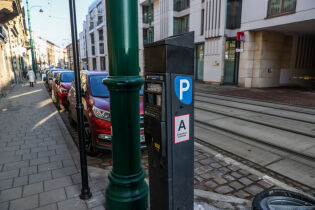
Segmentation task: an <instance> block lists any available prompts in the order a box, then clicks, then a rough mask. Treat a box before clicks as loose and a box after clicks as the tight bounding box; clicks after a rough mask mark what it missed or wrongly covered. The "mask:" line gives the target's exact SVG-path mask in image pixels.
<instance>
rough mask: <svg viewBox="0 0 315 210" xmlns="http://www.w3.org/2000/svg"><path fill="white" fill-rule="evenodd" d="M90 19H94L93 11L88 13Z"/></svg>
mask: <svg viewBox="0 0 315 210" xmlns="http://www.w3.org/2000/svg"><path fill="white" fill-rule="evenodd" d="M90 19H91V20H93V19H94V13H93V11H91V12H90Z"/></svg>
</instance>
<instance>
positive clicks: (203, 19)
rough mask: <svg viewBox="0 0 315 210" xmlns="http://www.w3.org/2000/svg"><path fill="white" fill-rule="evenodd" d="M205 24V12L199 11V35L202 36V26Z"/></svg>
mask: <svg viewBox="0 0 315 210" xmlns="http://www.w3.org/2000/svg"><path fill="white" fill-rule="evenodd" d="M204 23H205V10H204V9H202V10H201V26H200V35H203V31H204V25H205V24H204Z"/></svg>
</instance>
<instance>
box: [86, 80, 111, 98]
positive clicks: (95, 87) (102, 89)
mask: <svg viewBox="0 0 315 210" xmlns="http://www.w3.org/2000/svg"><path fill="white" fill-rule="evenodd" d="M106 77H107V76H105V75H97V76H91V77H90V90H91V94H92V96H94V97H102V98H107V97H109V92H108V90H107V87H106V86H105V85H104V84H103V82H102V81H103V79H105V78H106Z"/></svg>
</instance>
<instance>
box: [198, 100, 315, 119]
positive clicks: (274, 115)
mask: <svg viewBox="0 0 315 210" xmlns="http://www.w3.org/2000/svg"><path fill="white" fill-rule="evenodd" d="M203 97H206V96H203ZM219 100H221V99H219ZM195 101H199V102H204V103H208V104H215V105H218V106H225V107H229V108H233V109H239V110H243V111H248V112H255V113H258V114H264V115H269V116H273V117H280V118H284V119H289V120H295V121H300V122H304V123H310V124H314V123H315V122H312V121H308V120H301V119H296V118H293V117H286V116H282V115H277V114H271V113H266V112H261V111H255V110H250V109H245V108H240V107H234V106H231V105H226V104H220V103H215V102H209V101H203V100H199V99H196V98H195ZM223 101H224V99H223ZM238 103H240V104H242V102H238ZM245 104H246V103H245ZM252 105H253V104H252ZM256 106H259V105H256ZM270 108H271V107H270ZM279 110H282V109H279ZM291 112H294V111H291ZM305 114H306V113H305Z"/></svg>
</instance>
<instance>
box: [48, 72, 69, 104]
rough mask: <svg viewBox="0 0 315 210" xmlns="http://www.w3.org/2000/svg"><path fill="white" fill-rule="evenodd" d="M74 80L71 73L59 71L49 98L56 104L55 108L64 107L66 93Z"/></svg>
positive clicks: (66, 101)
mask: <svg viewBox="0 0 315 210" xmlns="http://www.w3.org/2000/svg"><path fill="white" fill-rule="evenodd" d="M73 78H74V72H73V71H60V72H58V73H57V76H56V78H55V79H54V80H53V81H52V85H51V98H52V100H53V102H54V103H56V104H57V108H58V109H61V108H64V107H66V106H67V105H68V104H69V102H68V93H69V90H70V87H71V83H72V80H73Z"/></svg>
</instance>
